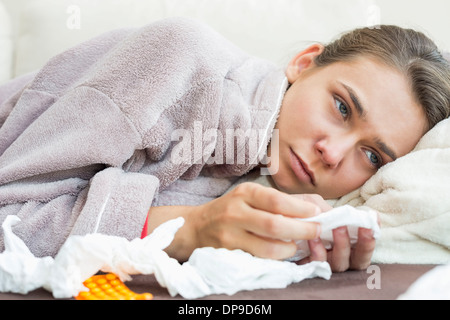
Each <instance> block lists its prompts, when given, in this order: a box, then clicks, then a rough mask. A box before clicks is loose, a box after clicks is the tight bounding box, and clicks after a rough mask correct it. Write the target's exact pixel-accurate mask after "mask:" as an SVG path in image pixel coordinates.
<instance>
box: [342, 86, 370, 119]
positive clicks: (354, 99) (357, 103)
mask: <svg viewBox="0 0 450 320" xmlns="http://www.w3.org/2000/svg"><path fill="white" fill-rule="evenodd" d="M339 83H340V84H341V85H342V86H343V87H344V88H345V90H347V93H348V95H349V96H350V99H352V102H353V104H354V106H355V109H356V111H357V112H358V115H359V117H360V118H364V117H365V115H366V110H365V109H364V107H363V106H362V104H361V101H360V100H359V98H358V96H357V95H356V93H355V91H354V90H353V89H352V88H351V87H349V86H348V85H346V84H344V83H342V82H339Z"/></svg>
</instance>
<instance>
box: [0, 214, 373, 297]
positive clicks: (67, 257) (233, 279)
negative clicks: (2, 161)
mask: <svg viewBox="0 0 450 320" xmlns="http://www.w3.org/2000/svg"><path fill="white" fill-rule="evenodd" d="M333 212H336V213H333ZM346 212H353V213H355V212H354V211H353V208H351V207H347V208H346V209H345V208H344V209H342V208H341V209H340V210H337V209H334V210H331V211H329V212H328V213H326V216H325V217H323V218H321V219H319V217H321V215H320V216H317V217H314V218H312V219H311V220H314V219H315V220H316V221H317V220H320V221H318V222H321V223H322V231H323V235H324V236H325V235H326V234H327V230H328V229H330V230H332V228H335V227H338V226H343V225H346V224H345V223H346V222H349V221H348V219H347V220H346V219H345V213H346ZM356 212H357V213H359V215H357V216H353V215H352V218H351V219H353V220H356V222H355V221H352V226H353V227H355V228H357V227H358V226H361V227H364V228H373V229H374V236H376V234H377V232H378V231H377V230H378V229H377V228H378V224H377V223H376V217H375V220H373V215H372V219H369V220H368V221H369V222H370V221H372V224H371V225H369V224H368V221H366V219H365V218H364V217H361V216H363V215H367V214H368V213H367V212H363V213H361V211H359V212H358V210H357V211H356ZM334 214H336V217H335V218H333V216H334ZM324 215H325V214H324ZM360 218H361V219H360ZM330 221H331V222H332V223H331V222H330ZM373 221H375V224H373ZM19 222H20V219H19V218H18V217H16V216H8V217H7V218H6V219H5V221H4V223H3V225H2V227H3V230H4V240H5V251H4V252H3V253H1V254H0V291H1V292H14V293H22V294H26V293H28V292H30V291H32V290H35V289H37V288H40V287H43V288H45V289H46V290H48V291H50V292H52V293H53V296H54V297H55V298H70V297H74V296H76V295H78V293H79V292H81V291H86V290H87V288H85V287H84V285H83V282H84V281H85V280H86V279H87V278H89V277H91V276H92V275H94V274H96V273H97V272H98V271H102V272H112V273H115V274H116V275H117V276H119V278H120V279H121V280H122V281H128V280H131V277H130V275H134V274H154V275H155V277H156V280H157V281H158V283H159V284H160V285H161V286H163V287H166V288H167V289H168V291H169V293H170V295H171V296H175V295H177V294H180V295H181V296H182V297H184V298H187V299H195V298H200V297H203V296H206V295H211V294H229V295H232V294H234V293H236V292H238V291H241V290H253V289H264V288H284V287H286V286H288V285H289V284H291V283H296V282H300V281H302V280H304V279H307V278H313V277H322V278H324V279H329V278H330V277H331V269H330V266H329V265H328V263H327V262H311V263H308V264H305V265H297V264H295V263H292V262H289V261H277V260H270V259H261V258H257V257H254V256H252V255H250V254H248V253H246V252H244V251H242V250H227V249H214V248H199V249H196V250H194V252H193V253H192V255H191V257H190V258H189V260H188V261H187V262H185V263H183V264H180V263H179V262H178V261H177V260H175V259H173V258H170V257H169V256H168V255H167V254H166V253H165V252H164V251H163V250H164V249H165V248H166V247H167V246H168V245H169V244H170V243H171V242H172V240H173V237H174V235H175V233H176V232H177V230H178V229H179V228H180V227H181V226H182V225H183V224H184V219H182V218H177V219H174V220H171V221H168V222H166V223H164V224H162V225H161V226H159V227H158V228H156V229H155V230H154V231H153V233H152V234H150V235H148V236H147V237H145V238H144V239H134V240H132V241H128V240H126V239H125V238H121V237H114V236H108V235H103V234H89V235H85V236H71V237H69V238H68V240H67V241H66V242H65V243H64V245H63V246H62V247H61V249H60V251H59V252H58V254H57V255H56V257H55V258H52V257H44V258H37V257H35V256H34V255H33V254H32V253H31V252H30V250H29V249H28V248H27V246H26V245H25V244H24V242H23V241H22V240H21V239H20V238H18V237H17V236H16V235H15V234H14V233H13V232H12V226H13V225H14V224H16V223H19ZM324 224H330V225H332V226H331V227H327V225H324ZM349 231H350V230H349ZM303 242H304V243H306V246H307V242H306V241H303ZM304 243H303V245H304ZM301 246H302V244H301V243H299V248H300V249H299V251H301V252H300V253H299V255H297V258H301V257H302V256H304V255H306V254H307V250H306V249H305V248H301Z"/></svg>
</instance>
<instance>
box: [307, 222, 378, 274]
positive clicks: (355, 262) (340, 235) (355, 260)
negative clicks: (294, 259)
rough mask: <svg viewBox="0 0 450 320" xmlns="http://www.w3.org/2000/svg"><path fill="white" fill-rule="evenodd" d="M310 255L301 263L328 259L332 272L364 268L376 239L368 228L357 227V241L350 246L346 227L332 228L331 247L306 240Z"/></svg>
mask: <svg viewBox="0 0 450 320" xmlns="http://www.w3.org/2000/svg"><path fill="white" fill-rule="evenodd" d="M308 244H309V249H310V256H309V257H308V258H307V259H304V260H303V261H302V263H307V262H311V261H328V263H329V264H330V267H331V270H333V272H344V271H346V270H349V269H352V270H364V269H367V267H368V266H369V265H370V262H371V259H372V254H373V251H374V249H375V244H376V241H375V239H374V238H373V232H372V230H370V229H364V228H359V230H358V242H357V243H356V245H355V247H354V248H352V247H351V244H350V237H349V235H348V230H347V228H346V227H340V228H337V229H334V230H333V248H332V249H331V250H326V249H325V247H324V246H323V244H322V242H321V241H318V240H311V241H309V242H308Z"/></svg>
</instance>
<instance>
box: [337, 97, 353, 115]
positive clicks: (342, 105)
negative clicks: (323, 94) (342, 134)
mask: <svg viewBox="0 0 450 320" xmlns="http://www.w3.org/2000/svg"><path fill="white" fill-rule="evenodd" d="M334 101H335V104H336V108H337V110H338V111H339V113H340V114H341V115H342V117H343V118H344V119H347V118H348V117H349V115H350V110H349V109H348V107H347V106H346V105H345V103H343V102H342V101H341V100H339V99H336V98H335V99H334Z"/></svg>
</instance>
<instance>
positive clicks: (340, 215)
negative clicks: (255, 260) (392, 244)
mask: <svg viewBox="0 0 450 320" xmlns="http://www.w3.org/2000/svg"><path fill="white" fill-rule="evenodd" d="M303 221H314V222H318V223H320V226H321V228H322V229H321V233H320V239H321V240H322V243H323V244H324V246H325V248H326V249H330V248H331V247H332V245H333V230H334V229H336V228H339V227H342V226H347V230H348V235H349V237H350V244H351V245H352V246H354V245H355V244H356V243H357V242H358V229H359V228H366V229H371V230H372V232H373V237H374V238H375V239H378V238H379V237H380V233H381V230H380V226H379V224H378V213H377V212H376V211H375V210H372V209H369V208H367V207H365V208H362V207H361V208H355V207H352V206H349V205H345V206H341V207H337V208H334V209H332V210H330V211H327V212H324V213H321V214H319V215H317V216H315V217H312V218H307V219H303ZM296 243H297V252H296V254H295V256H294V257H292V258H290V259H289V260H290V261H298V260H301V259H303V258H306V257H308V256H309V254H310V252H309V246H308V242H307V241H297V242H296Z"/></svg>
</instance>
